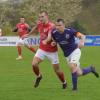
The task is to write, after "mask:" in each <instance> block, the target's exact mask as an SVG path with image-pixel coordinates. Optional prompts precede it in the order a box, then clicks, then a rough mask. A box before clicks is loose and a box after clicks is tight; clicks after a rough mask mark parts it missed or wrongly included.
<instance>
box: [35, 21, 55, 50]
mask: <svg viewBox="0 0 100 100" xmlns="http://www.w3.org/2000/svg"><path fill="white" fill-rule="evenodd" d="M54 26H55V25H54V24H53V23H52V22H50V21H49V22H48V23H47V24H44V23H42V22H41V21H39V22H38V24H37V29H38V32H39V33H40V46H39V48H40V49H42V50H44V51H46V52H56V51H57V46H52V45H51V42H52V41H50V42H49V43H48V44H46V45H45V44H43V43H42V41H43V40H45V39H46V38H47V37H48V33H49V32H51V31H52V29H53V28H54Z"/></svg>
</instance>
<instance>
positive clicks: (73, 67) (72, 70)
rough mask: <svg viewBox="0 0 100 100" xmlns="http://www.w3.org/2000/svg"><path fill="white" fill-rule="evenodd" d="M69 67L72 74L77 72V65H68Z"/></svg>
mask: <svg viewBox="0 0 100 100" xmlns="http://www.w3.org/2000/svg"><path fill="white" fill-rule="evenodd" d="M69 66H70V70H71V72H72V73H74V72H76V71H77V64H75V63H70V64H69Z"/></svg>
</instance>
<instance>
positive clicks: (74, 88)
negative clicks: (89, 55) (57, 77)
mask: <svg viewBox="0 0 100 100" xmlns="http://www.w3.org/2000/svg"><path fill="white" fill-rule="evenodd" d="M72 84H73V90H77V72H74V73H72Z"/></svg>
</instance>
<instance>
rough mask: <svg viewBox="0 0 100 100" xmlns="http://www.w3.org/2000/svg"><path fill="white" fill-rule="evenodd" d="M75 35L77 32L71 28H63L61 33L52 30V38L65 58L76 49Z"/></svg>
mask: <svg viewBox="0 0 100 100" xmlns="http://www.w3.org/2000/svg"><path fill="white" fill-rule="evenodd" d="M76 33H77V31H76V30H75V29H73V28H65V30H64V32H63V33H60V32H58V31H57V30H56V29H53V30H52V37H53V39H54V40H55V42H57V43H58V44H59V45H60V47H61V49H62V50H63V52H64V56H65V57H68V56H69V55H70V54H71V53H72V52H73V51H74V50H75V49H76V48H77V47H78V46H77V44H76V43H75V36H76Z"/></svg>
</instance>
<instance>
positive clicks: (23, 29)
mask: <svg viewBox="0 0 100 100" xmlns="http://www.w3.org/2000/svg"><path fill="white" fill-rule="evenodd" d="M29 31H30V27H29V25H28V24H27V23H25V18H24V17H21V18H20V23H18V24H17V25H16V27H15V28H14V29H13V32H18V35H19V37H20V39H19V41H18V43H17V48H18V58H16V60H20V59H22V50H21V46H22V45H24V46H25V47H27V48H28V49H29V50H31V51H32V52H34V53H35V52H36V51H35V49H34V48H33V47H32V46H31V45H30V44H28V43H27V42H26V40H27V38H22V37H23V36H24V35H26V34H28V33H29Z"/></svg>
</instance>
